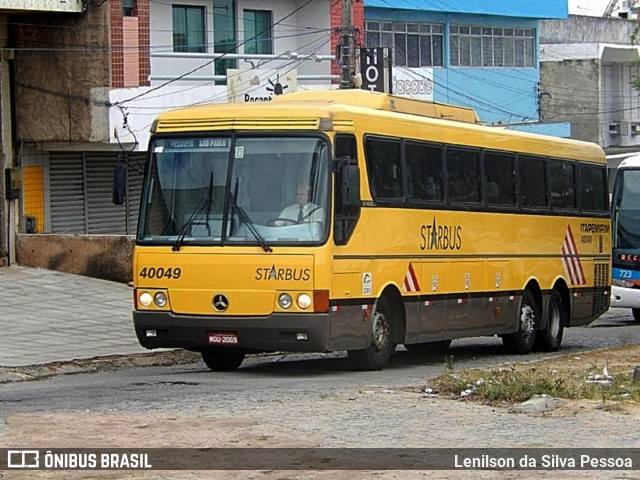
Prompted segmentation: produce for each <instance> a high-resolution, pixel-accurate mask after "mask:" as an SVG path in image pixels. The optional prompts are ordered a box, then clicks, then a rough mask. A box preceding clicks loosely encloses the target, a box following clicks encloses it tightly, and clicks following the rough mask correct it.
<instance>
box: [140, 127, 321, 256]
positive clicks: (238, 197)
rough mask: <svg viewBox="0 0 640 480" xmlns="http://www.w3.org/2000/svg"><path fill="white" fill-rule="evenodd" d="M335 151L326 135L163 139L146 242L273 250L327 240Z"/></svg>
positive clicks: (151, 181) (151, 179)
mask: <svg viewBox="0 0 640 480" xmlns="http://www.w3.org/2000/svg"><path fill="white" fill-rule="evenodd" d="M329 151H330V149H329V144H328V141H327V140H326V139H325V138H324V137H320V136H295V137H294V136H288V137H287V136H249V135H247V136H240V135H238V136H235V135H233V136H232V135H226V136H206V137H205V136H201V137H182V138H178V137H172V138H166V137H162V138H156V139H154V140H153V141H152V144H151V157H150V160H149V161H150V164H149V166H148V169H147V172H148V173H147V177H146V179H145V182H146V185H145V196H144V202H143V205H142V209H141V214H140V228H139V229H138V241H139V242H142V243H156V244H158V243H160V244H169V245H172V246H173V248H174V250H178V249H179V248H180V247H181V246H182V245H187V244H197V245H259V246H261V247H262V248H263V249H264V250H265V251H270V250H271V246H272V245H285V244H286V245H291V244H299V243H300V244H309V243H312V244H314V243H315V244H317V243H320V242H323V241H324V240H325V239H326V237H327V231H328V223H329V222H328V221H327V218H328V214H329V208H328V198H329V172H330V165H329Z"/></svg>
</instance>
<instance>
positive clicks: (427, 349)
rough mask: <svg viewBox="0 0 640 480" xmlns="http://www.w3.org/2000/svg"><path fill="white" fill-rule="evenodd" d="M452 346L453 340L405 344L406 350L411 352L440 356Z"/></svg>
mask: <svg viewBox="0 0 640 480" xmlns="http://www.w3.org/2000/svg"><path fill="white" fill-rule="evenodd" d="M450 345H451V340H440V341H437V342H425V343H409V344H405V346H404V348H406V349H407V350H409V351H410V352H415V353H422V354H424V355H440V354H443V353H445V352H446V351H447V350H448V349H449V346H450Z"/></svg>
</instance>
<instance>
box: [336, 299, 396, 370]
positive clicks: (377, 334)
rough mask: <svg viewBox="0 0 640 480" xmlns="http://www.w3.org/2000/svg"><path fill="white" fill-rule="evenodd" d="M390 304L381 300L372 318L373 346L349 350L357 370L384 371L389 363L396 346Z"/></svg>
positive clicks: (350, 357)
mask: <svg viewBox="0 0 640 480" xmlns="http://www.w3.org/2000/svg"><path fill="white" fill-rule="evenodd" d="M390 314H391V308H390V306H389V304H388V302H387V301H386V300H385V299H384V298H381V299H380V300H379V301H378V306H377V307H376V311H375V312H374V313H373V316H372V317H371V330H372V331H371V333H372V340H371V345H369V346H368V347H367V348H365V349H363V350H349V351H348V352H347V353H348V354H349V359H350V360H351V363H352V364H353V367H354V368H355V369H356V370H382V369H383V368H384V366H385V365H386V364H387V363H389V359H390V358H391V354H392V353H393V351H394V350H395V348H396V346H395V345H394V343H393V328H394V325H393V319H392V318H391V316H390Z"/></svg>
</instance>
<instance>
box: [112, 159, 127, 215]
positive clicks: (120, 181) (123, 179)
mask: <svg viewBox="0 0 640 480" xmlns="http://www.w3.org/2000/svg"><path fill="white" fill-rule="evenodd" d="M127 173H128V172H127V164H126V163H124V162H119V163H118V164H117V165H116V166H115V168H114V169H113V204H114V205H122V204H124V200H125V198H127Z"/></svg>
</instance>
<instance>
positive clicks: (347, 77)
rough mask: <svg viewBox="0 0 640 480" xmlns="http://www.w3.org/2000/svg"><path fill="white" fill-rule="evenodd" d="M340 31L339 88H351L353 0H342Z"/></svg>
mask: <svg viewBox="0 0 640 480" xmlns="http://www.w3.org/2000/svg"><path fill="white" fill-rule="evenodd" d="M340 33H341V37H340V65H341V70H340V89H347V88H353V79H352V74H351V71H352V65H353V43H354V42H353V0H343V3H342V27H341V28H340Z"/></svg>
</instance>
